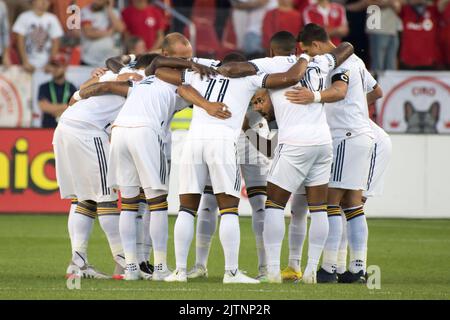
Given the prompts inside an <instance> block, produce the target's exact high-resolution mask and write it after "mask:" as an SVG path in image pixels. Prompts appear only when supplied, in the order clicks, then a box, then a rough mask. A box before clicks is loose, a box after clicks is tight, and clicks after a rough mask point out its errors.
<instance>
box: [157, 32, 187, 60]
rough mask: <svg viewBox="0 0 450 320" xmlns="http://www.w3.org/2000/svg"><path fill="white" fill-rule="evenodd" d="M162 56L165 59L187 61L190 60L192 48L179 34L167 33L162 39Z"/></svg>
mask: <svg viewBox="0 0 450 320" xmlns="http://www.w3.org/2000/svg"><path fill="white" fill-rule="evenodd" d="M162 54H163V55H164V56H166V57H174V58H183V59H189V58H192V46H191V43H190V42H189V40H188V39H187V38H186V37H185V36H184V35H182V34H181V33H178V32H173V33H169V34H168V35H167V36H165V37H164V41H163V43H162Z"/></svg>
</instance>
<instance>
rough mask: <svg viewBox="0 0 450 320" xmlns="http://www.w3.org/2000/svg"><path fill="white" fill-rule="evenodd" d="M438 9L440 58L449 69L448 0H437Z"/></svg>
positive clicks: (449, 21) (449, 10) (449, 9)
mask: <svg viewBox="0 0 450 320" xmlns="http://www.w3.org/2000/svg"><path fill="white" fill-rule="evenodd" d="M438 9H439V12H440V13H441V25H440V39H441V44H442V53H443V57H442V58H443V62H444V64H445V65H446V67H447V69H450V0H439V1H438Z"/></svg>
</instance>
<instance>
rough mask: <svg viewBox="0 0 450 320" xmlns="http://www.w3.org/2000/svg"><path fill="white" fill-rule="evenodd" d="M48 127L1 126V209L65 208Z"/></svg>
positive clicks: (44, 210)
mask: <svg viewBox="0 0 450 320" xmlns="http://www.w3.org/2000/svg"><path fill="white" fill-rule="evenodd" d="M52 137H53V130H51V129H0V213H60V212H61V213H62V212H68V210H69V206H70V201H69V200H61V199H60V196H59V189H58V184H57V182H56V173H55V156H54V154H53V147H52Z"/></svg>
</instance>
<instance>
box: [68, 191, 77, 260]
mask: <svg viewBox="0 0 450 320" xmlns="http://www.w3.org/2000/svg"><path fill="white" fill-rule="evenodd" d="M77 204H78V199H77V198H72V200H71V201H70V209H69V217H68V219H67V230H68V231H69V238H70V247H71V248H72V254H73V214H74V213H75V209H76V208H77Z"/></svg>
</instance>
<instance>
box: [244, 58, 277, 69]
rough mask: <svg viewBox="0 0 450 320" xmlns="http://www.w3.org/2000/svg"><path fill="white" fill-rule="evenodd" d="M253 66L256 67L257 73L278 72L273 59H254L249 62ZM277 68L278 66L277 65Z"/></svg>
mask: <svg viewBox="0 0 450 320" xmlns="http://www.w3.org/2000/svg"><path fill="white" fill-rule="evenodd" d="M248 63H250V64H251V65H253V66H254V67H255V70H256V73H260V72H264V73H275V72H276V70H274V63H273V60H272V58H260V59H253V60H251V61H249V62H248ZM275 67H276V65H275Z"/></svg>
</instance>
